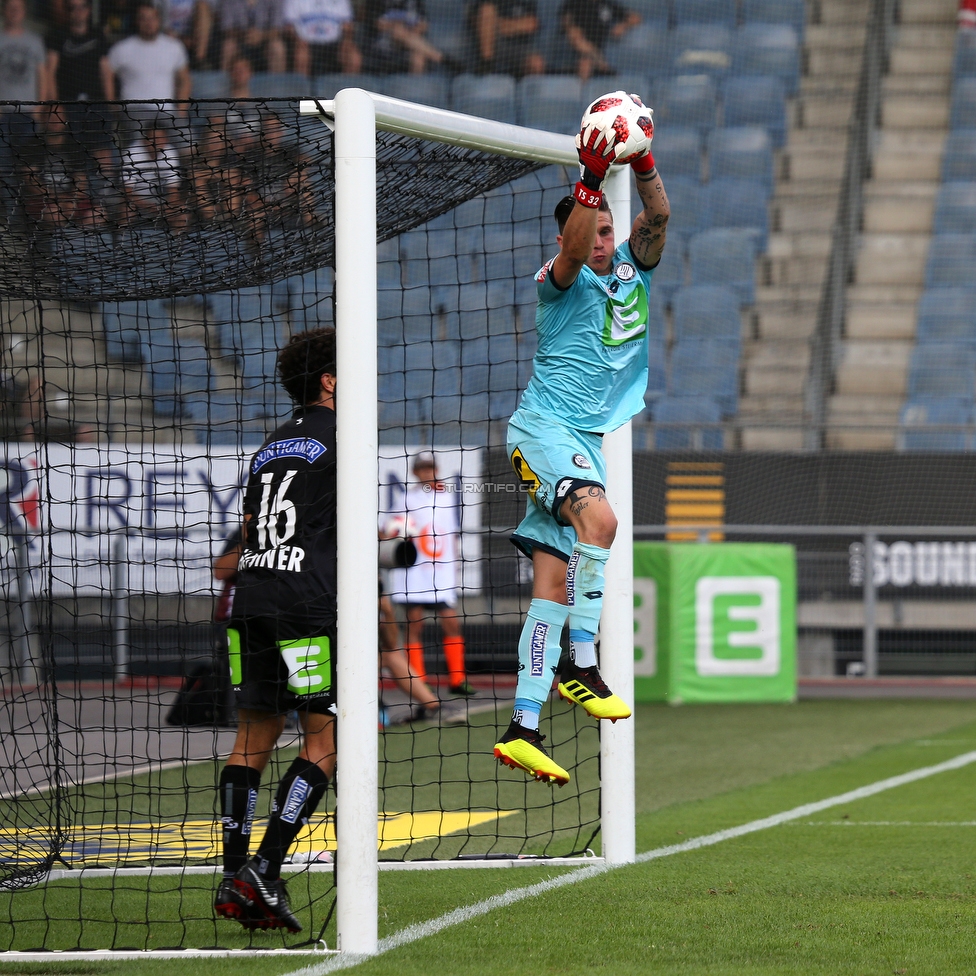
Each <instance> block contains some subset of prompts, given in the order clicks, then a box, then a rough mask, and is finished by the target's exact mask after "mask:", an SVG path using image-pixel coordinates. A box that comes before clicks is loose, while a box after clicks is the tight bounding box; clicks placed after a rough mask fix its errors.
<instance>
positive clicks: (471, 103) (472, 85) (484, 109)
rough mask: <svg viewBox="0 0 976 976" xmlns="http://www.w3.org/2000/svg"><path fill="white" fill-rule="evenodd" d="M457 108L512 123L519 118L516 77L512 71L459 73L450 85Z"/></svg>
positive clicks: (459, 110)
mask: <svg viewBox="0 0 976 976" xmlns="http://www.w3.org/2000/svg"><path fill="white" fill-rule="evenodd" d="M451 107H452V108H453V109H454V111H455V112H461V113H463V114H465V115H477V116H479V117H481V118H485V119H495V120H496V121H498V122H508V123H510V124H512V125H514V124H515V123H516V121H517V120H518V111H517V108H516V103H515V79H514V78H512V77H511V76H509V75H480V76H479V75H458V76H457V77H456V78H455V79H454V81H453V83H452V85H451Z"/></svg>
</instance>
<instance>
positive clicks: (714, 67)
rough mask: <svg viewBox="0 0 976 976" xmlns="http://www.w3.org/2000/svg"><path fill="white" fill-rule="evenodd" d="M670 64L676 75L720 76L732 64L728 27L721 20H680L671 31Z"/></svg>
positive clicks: (730, 37)
mask: <svg viewBox="0 0 976 976" xmlns="http://www.w3.org/2000/svg"><path fill="white" fill-rule="evenodd" d="M671 67H672V70H673V72H674V73H675V74H676V75H691V74H706V75H711V76H712V77H713V78H721V77H722V76H723V75H725V74H726V73H727V72H728V71H729V69H730V68H731V67H732V31H731V30H730V29H729V28H728V27H725V26H723V25H722V24H684V25H682V26H681V27H678V28H676V29H675V30H674V32H673V33H672V40H671Z"/></svg>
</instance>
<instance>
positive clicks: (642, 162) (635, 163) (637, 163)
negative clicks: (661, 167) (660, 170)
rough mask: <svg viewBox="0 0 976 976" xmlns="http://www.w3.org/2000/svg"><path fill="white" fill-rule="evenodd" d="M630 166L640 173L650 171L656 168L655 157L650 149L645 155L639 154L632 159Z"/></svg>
mask: <svg viewBox="0 0 976 976" xmlns="http://www.w3.org/2000/svg"><path fill="white" fill-rule="evenodd" d="M630 168H631V169H632V170H633V171H634V172H635V173H636V174H637V175H638V176H641V175H642V174H644V173H650V172H651V171H652V170H653V169H654V157H653V156H652V155H651V151H650V149H648V150H647V152H646V153H644V155H643V156H638V157H637V158H636V159H632V160H631V161H630Z"/></svg>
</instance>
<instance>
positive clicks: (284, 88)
mask: <svg viewBox="0 0 976 976" xmlns="http://www.w3.org/2000/svg"><path fill="white" fill-rule="evenodd" d="M314 87H315V86H314V85H313V84H312V82H311V80H309V79H308V78H306V77H305V76H304V75H296V74H289V73H287V72H282V73H281V74H275V73H273V72H271V71H265V72H260V73H258V74H255V75H254V77H253V78H252V79H251V94H252V95H253V96H254V97H255V98H308V97H309V96H310V95H311V94H312V92H313V90H314Z"/></svg>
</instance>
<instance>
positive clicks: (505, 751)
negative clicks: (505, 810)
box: [495, 722, 569, 786]
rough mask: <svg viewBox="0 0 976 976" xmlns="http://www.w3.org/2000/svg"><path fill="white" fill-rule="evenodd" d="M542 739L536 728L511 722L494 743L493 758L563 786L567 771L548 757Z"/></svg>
mask: <svg viewBox="0 0 976 976" xmlns="http://www.w3.org/2000/svg"><path fill="white" fill-rule="evenodd" d="M543 739H545V736H544V735H540V734H539V732H538V730H536V729H527V728H524V727H523V726H521V725H518V724H517V723H516V722H512V724H511V725H509V727H508V731H507V732H506V733H505V734H504V735H503V736H502V739H501V742H498V743H496V745H495V758H496V759H498V760H499V761H501V762H502V763H504V764H505V765H506V766H511V767H512V769H521V770H524V771H525V772H527V773H528V774H529V775H530V776H534V777H535V778H536V779H537V780H539V782H541V783H548V784H549V785H552V784H553V783H558V784H559V785H560V786H565V785H566V784H567V783H568V782H569V773H567V772H566V770H565V769H563V767H562V766H560V765H559V763H557V762H554V761H553V760H552V759H550V758H549V756H548V755H547V754H546V750H545V749H543V748H542V740H543Z"/></svg>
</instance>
